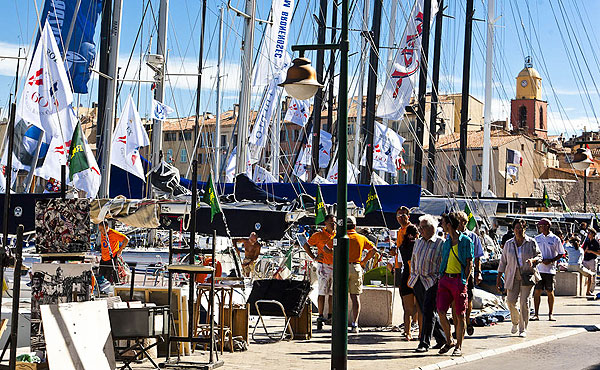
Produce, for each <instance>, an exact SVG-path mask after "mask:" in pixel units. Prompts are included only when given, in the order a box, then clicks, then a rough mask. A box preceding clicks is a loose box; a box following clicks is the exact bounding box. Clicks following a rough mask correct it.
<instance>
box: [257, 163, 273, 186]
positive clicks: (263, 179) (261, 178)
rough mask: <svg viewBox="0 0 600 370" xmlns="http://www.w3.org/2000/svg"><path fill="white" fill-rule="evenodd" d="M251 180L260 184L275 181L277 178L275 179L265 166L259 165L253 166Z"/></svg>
mask: <svg viewBox="0 0 600 370" xmlns="http://www.w3.org/2000/svg"><path fill="white" fill-rule="evenodd" d="M252 181H254V182H255V183H257V184H262V183H272V182H277V179H275V176H273V174H271V172H269V171H267V169H266V168H263V167H261V166H255V167H254V174H253V175H252Z"/></svg>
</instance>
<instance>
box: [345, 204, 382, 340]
mask: <svg viewBox="0 0 600 370" xmlns="http://www.w3.org/2000/svg"><path fill="white" fill-rule="evenodd" d="M346 220H347V221H346V222H347V224H348V226H347V228H346V229H347V230H348V239H350V240H349V247H348V257H349V258H348V263H349V264H350V266H348V292H349V293H350V300H351V301H352V332H353V333H358V331H359V329H358V316H359V314H360V294H361V293H362V286H363V267H364V266H365V264H366V263H367V262H368V261H369V260H370V259H371V258H373V256H374V255H375V252H376V250H375V248H374V247H375V246H374V245H373V243H371V242H370V241H369V239H367V238H366V237H365V236H363V235H360V234H359V233H357V232H356V230H355V229H356V218H354V217H353V216H348V218H347V219H346ZM364 249H367V250H368V252H367V255H366V256H365V259H362V254H363V250H364Z"/></svg>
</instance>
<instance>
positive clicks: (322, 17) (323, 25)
mask: <svg viewBox="0 0 600 370" xmlns="http://www.w3.org/2000/svg"><path fill="white" fill-rule="evenodd" d="M327 4H328V1H327V0H321V1H320V2H319V22H318V23H319V24H318V30H317V44H324V43H325V32H326V30H327ZM324 60H325V50H317V63H316V64H315V65H316V70H317V71H316V72H317V81H319V82H322V81H323V67H324V65H325V62H324ZM323 96H324V94H323V89H322V88H319V90H317V93H316V94H315V99H314V105H313V126H312V134H313V136H312V138H310V140H312V161H311V164H312V165H311V168H312V176H311V179H312V178H315V177H316V176H317V175H318V174H319V146H320V144H321V110H322V109H323ZM329 104H331V102H330V103H329Z"/></svg>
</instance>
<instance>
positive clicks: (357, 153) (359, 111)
mask: <svg viewBox="0 0 600 370" xmlns="http://www.w3.org/2000/svg"><path fill="white" fill-rule="evenodd" d="M369 4H370V1H369V0H364V1H363V19H362V31H363V32H362V33H363V37H361V47H360V50H361V52H360V55H361V56H360V66H359V72H358V76H359V77H358V101H357V103H356V104H357V105H356V132H355V133H354V165H355V166H356V167H358V168H360V165H359V163H360V142H361V137H360V135H361V133H360V131H361V130H360V129H361V127H362V102H363V96H364V93H365V63H366V61H367V39H366V37H365V35H366V33H367V32H368V29H367V20H368V19H369Z"/></svg>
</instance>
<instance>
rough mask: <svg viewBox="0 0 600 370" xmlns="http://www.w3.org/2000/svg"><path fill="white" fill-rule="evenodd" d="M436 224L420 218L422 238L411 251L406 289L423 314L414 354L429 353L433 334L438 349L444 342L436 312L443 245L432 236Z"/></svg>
mask: <svg viewBox="0 0 600 370" xmlns="http://www.w3.org/2000/svg"><path fill="white" fill-rule="evenodd" d="M437 225H438V222H437V220H436V219H435V218H433V216H431V215H425V216H421V217H420V218H419V233H420V234H421V237H420V238H419V239H417V241H416V242H415V247H414V249H413V254H412V259H411V260H412V261H411V271H410V278H409V280H408V286H410V287H412V288H413V290H414V292H415V297H416V298H417V304H418V305H419V308H420V309H421V313H422V314H423V328H422V331H421V338H420V342H419V346H418V347H417V349H416V352H419V353H423V352H427V351H428V350H429V346H430V341H431V335H432V334H433V336H434V338H435V340H436V345H435V346H434V347H433V348H434V349H439V348H442V347H443V346H444V344H445V343H446V337H445V336H444V331H443V330H442V326H441V325H440V320H439V318H438V316H437V313H436V295H437V281H438V277H439V269H440V264H441V261H442V244H443V243H444V240H443V239H442V238H440V237H438V236H437V235H436V234H435V231H436V229H437Z"/></svg>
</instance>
